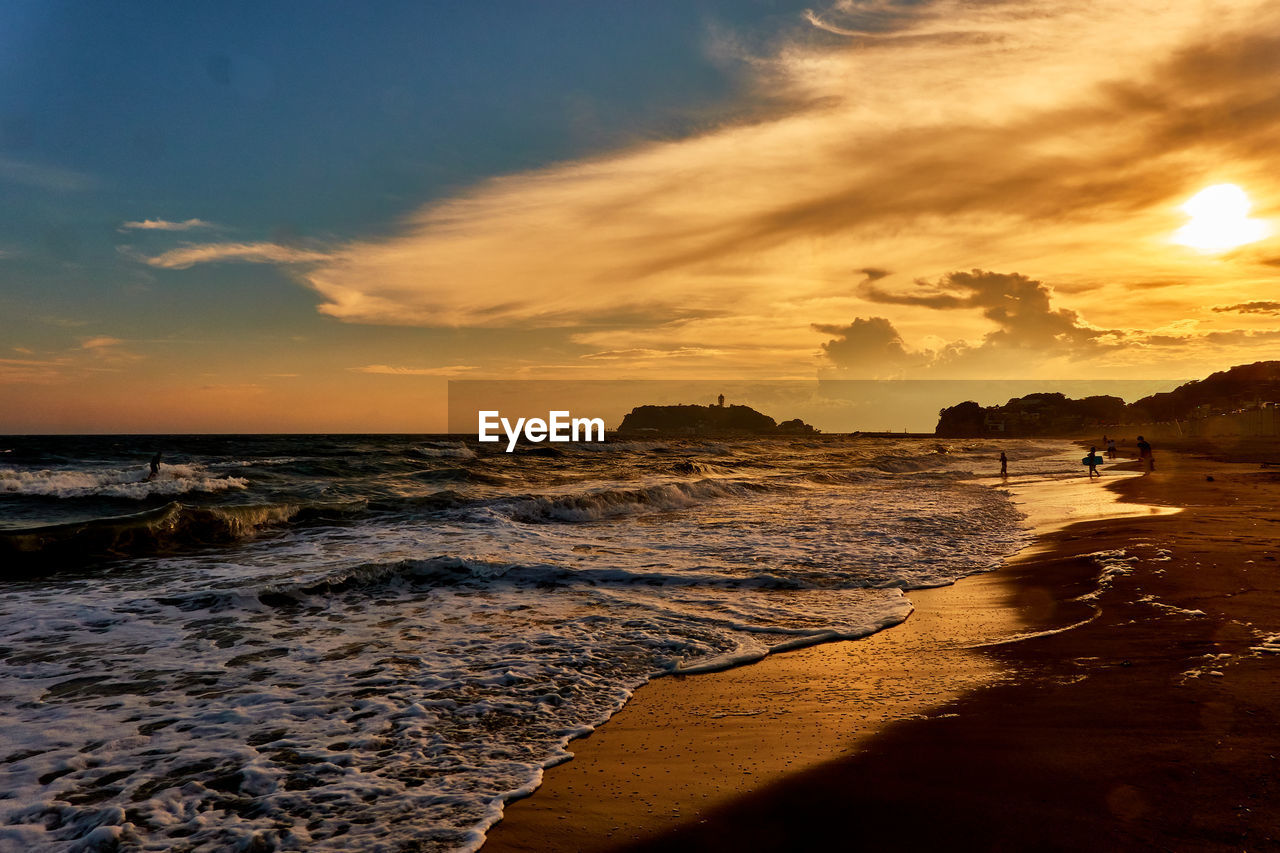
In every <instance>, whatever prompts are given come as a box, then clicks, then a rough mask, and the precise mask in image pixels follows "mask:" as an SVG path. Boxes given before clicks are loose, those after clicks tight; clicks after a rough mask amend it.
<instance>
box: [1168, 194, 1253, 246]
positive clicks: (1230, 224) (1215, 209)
mask: <svg viewBox="0 0 1280 853" xmlns="http://www.w3.org/2000/svg"><path fill="white" fill-rule="evenodd" d="M1251 207H1253V205H1252V204H1251V203H1250V201H1249V196H1247V195H1245V192H1244V190H1242V189H1240V188H1239V187H1238V186H1236V185H1235V184H1215V185H1214V186H1211V187H1206V188H1205V189H1202V190H1200V192H1198V193H1196V194H1195V195H1194V196H1192V197H1191V198H1190V200H1188V201H1187V203H1186V204H1184V205H1182V210H1183V211H1185V212H1186V214H1187V216H1189V217H1191V221H1190V222H1188V223H1187V224H1186V225H1184V226H1182V227H1181V228H1179V229H1178V231H1177V232H1176V233H1175V234H1174V235H1173V242H1175V243H1180V244H1181V245H1183V246H1190V247H1191V248H1193V249H1199V250H1200V251H1202V252H1225V251H1226V250H1227V249H1234V248H1236V247H1237V246H1243V245H1245V244H1246V243H1255V242H1257V241H1258V240H1261V239H1262V238H1263V237H1266V236H1267V234H1268V233H1270V229H1269V228H1268V227H1267V223H1265V222H1263V221H1262V220H1261V219H1250V218H1249V210H1250V208H1251Z"/></svg>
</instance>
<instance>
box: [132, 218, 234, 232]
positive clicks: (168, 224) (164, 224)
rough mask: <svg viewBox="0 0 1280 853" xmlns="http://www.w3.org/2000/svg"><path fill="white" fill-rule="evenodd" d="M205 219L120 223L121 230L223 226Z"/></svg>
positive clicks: (174, 229) (186, 229)
mask: <svg viewBox="0 0 1280 853" xmlns="http://www.w3.org/2000/svg"><path fill="white" fill-rule="evenodd" d="M221 227H222V226H220V225H215V224H214V223H212V222H206V221H205V220H203V219H184V220H182V221H181V222H173V221H170V220H168V219H141V220H138V221H136V222H122V223H120V228H119V229H118V230H120V231H194V230H196V229H199V228H213V229H217V228H221Z"/></svg>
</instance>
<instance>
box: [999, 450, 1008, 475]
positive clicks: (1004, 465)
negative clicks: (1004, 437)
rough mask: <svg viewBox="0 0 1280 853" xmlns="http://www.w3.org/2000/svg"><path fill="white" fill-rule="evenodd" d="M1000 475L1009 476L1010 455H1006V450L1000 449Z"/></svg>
mask: <svg viewBox="0 0 1280 853" xmlns="http://www.w3.org/2000/svg"><path fill="white" fill-rule="evenodd" d="M1000 476H1001V477H1008V476H1009V457H1008V456H1005V455H1004V451H1003V450H1001V451H1000Z"/></svg>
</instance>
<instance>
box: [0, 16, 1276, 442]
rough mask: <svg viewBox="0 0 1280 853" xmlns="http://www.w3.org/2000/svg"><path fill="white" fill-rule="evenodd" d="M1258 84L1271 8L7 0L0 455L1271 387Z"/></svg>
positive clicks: (1272, 170) (0, 86) (0, 136)
mask: <svg viewBox="0 0 1280 853" xmlns="http://www.w3.org/2000/svg"><path fill="white" fill-rule="evenodd" d="M1277 92H1280V9H1278V8H1277V7H1276V5H1275V4H1269V3H1266V2H1254V0H1231V2H1225V0H1179V2H1171V0H1170V2H1153V1H1152V0H1126V2H1119V0H1078V2H1072V3H1061V2H1056V3H1050V2H1044V0H1010V2H998V0H997V2H985V1H984V2H963V0H913V2H907V0H897V2H894V0H832V1H831V2H826V3H817V4H815V3H812V2H811V3H809V4H807V5H806V4H803V3H790V2H783V0H718V2H717V0H701V2H697V1H696V0H695V2H688V0H680V2H676V0H617V2H608V3H604V2H585V0H583V1H582V2H576V1H575V2H567V0H566V2H558V1H557V0H545V2H539V3H527V2H490V3H485V4H477V3H444V2H404V3H397V2H391V0H385V2H378V3H371V4H357V3H350V2H348V3H325V2H270V3H262V2H253V3H235V2H221V3H208V4H195V3H160V2H156V3H142V2H117V3H112V4H92V3H84V2H67V3H62V2H55V0H38V2H27V0H5V2H3V3H0V399H3V400H4V401H5V404H4V405H3V406H0V431H2V432H8V433H25V432H72V433H76V432H95V433H111V432H381V431H390V432H432V431H439V430H442V429H444V426H445V424H446V402H447V383H448V381H449V380H450V379H468V380H474V379H502V380H511V379H538V380H569V381H581V380H619V379H627V380H630V379H644V380H655V379H664V380H686V379H699V380H704V379H724V380H726V381H728V380H734V381H740V382H754V381H766V380H785V381H789V382H795V381H813V380H818V379H823V380H833V379H858V380H861V379H915V380H946V379H965V380H995V379H1001V380H1003V379H1017V380H1024V379H1025V380H1043V381H1045V382H1049V381H1051V380H1067V379H1070V380H1079V379H1086V378H1098V379H1108V380H1110V379H1141V380H1151V379H1159V380H1164V379H1168V380H1177V379H1189V378H1198V377H1201V376H1203V375H1205V374H1207V373H1209V372H1211V371H1214V370H1221V369H1225V368H1226V367H1229V366H1231V365H1234V364H1240V363H1246V362H1252V361H1257V360H1260V359H1269V358H1277V357H1280V326H1278V325H1277V316H1280V296H1277V295H1276V294H1275V293H1274V282H1275V279H1276V274H1277V271H1278V270H1280V168H1277V165H1278V164H1277V162H1276V161H1277V158H1278V157H1280V155H1278V154H1277V151H1276V148H1275V145H1274V139H1275V135H1276V134H1275V129H1276V127H1277V120H1278V119H1280V95H1277ZM1206 190H1211V191H1210V192H1208V193H1207V194H1205V193H1204V191H1206ZM637 402H646V401H637ZM782 414H785V413H782Z"/></svg>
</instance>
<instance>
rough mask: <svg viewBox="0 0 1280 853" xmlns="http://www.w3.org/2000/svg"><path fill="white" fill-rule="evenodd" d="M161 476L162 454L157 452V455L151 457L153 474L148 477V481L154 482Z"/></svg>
mask: <svg viewBox="0 0 1280 853" xmlns="http://www.w3.org/2000/svg"><path fill="white" fill-rule="evenodd" d="M158 476H160V452H159V451H156V455H155V456H152V457H151V473H150V474H148V475H147V479H148V480H154V479H155V478H156V477H158Z"/></svg>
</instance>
